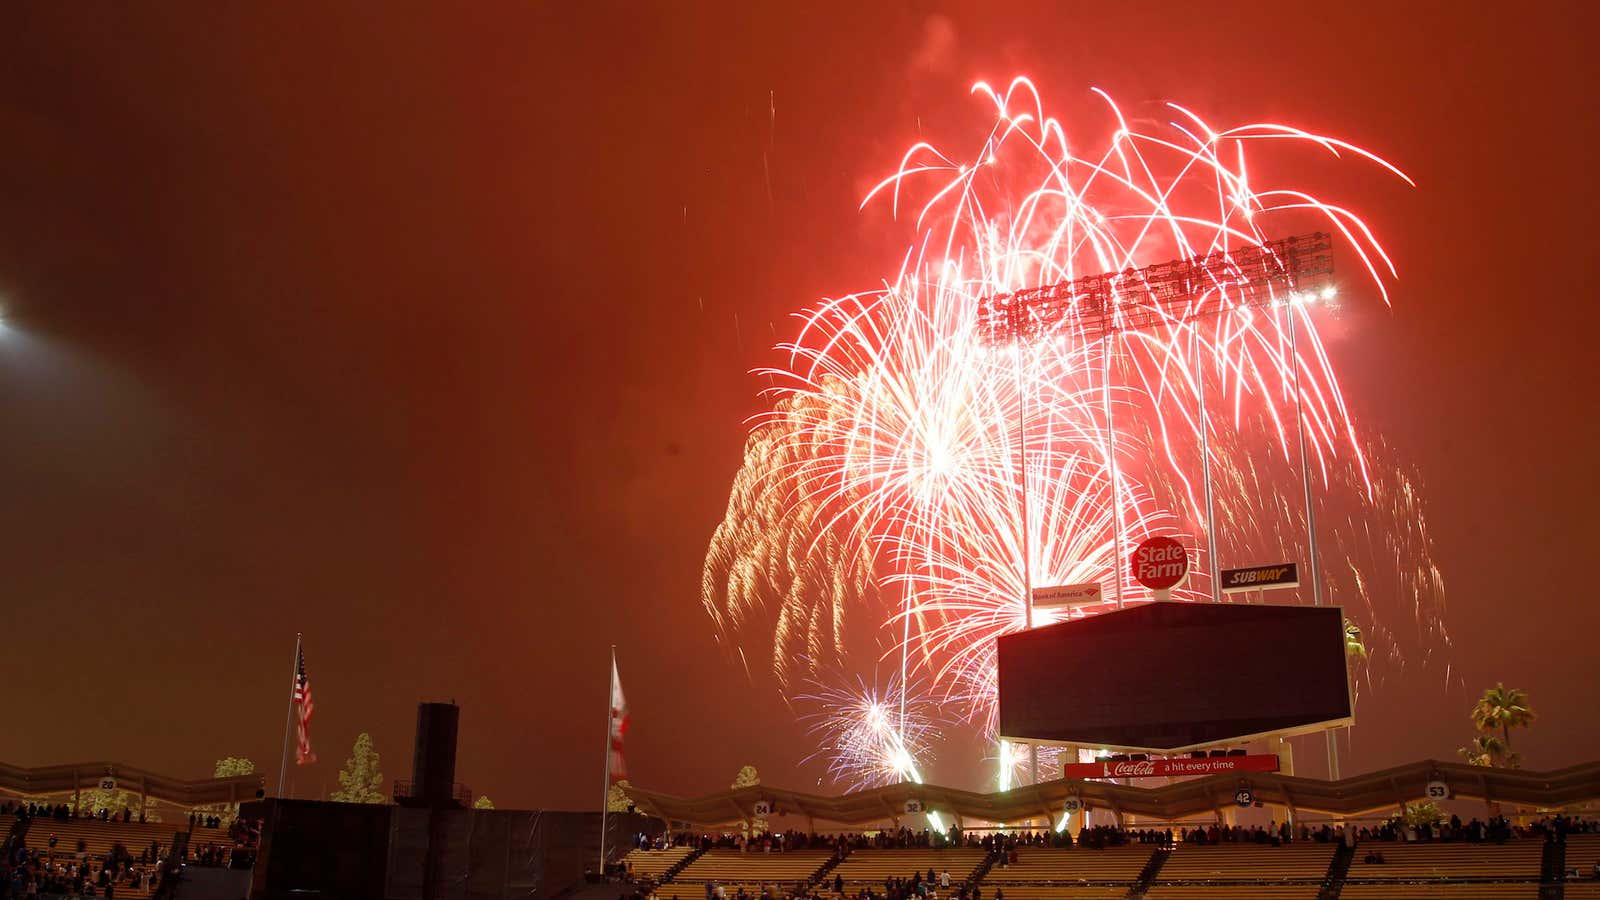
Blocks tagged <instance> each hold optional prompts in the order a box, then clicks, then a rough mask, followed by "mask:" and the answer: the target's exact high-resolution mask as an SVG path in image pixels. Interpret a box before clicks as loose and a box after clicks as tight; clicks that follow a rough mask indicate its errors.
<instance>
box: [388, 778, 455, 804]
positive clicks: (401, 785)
mask: <svg viewBox="0 0 1600 900" xmlns="http://www.w3.org/2000/svg"><path fill="white" fill-rule="evenodd" d="M420 796H421V795H420V794H418V793H417V783H416V782H415V781H411V780H403V779H398V778H397V779H395V782H394V794H393V797H394V801H395V802H396V803H398V802H400V801H401V800H402V799H404V800H411V799H417V798H419V797H420ZM450 799H451V800H454V801H456V802H457V803H459V804H461V805H462V807H464V808H469V809H470V808H471V807H472V788H470V787H468V786H466V785H464V784H462V783H461V782H459V781H457V782H454V783H452V784H451V785H450Z"/></svg>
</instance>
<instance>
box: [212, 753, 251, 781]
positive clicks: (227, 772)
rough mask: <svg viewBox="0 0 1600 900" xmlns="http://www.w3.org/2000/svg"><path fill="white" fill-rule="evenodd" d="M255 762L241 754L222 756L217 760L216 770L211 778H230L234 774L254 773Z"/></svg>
mask: <svg viewBox="0 0 1600 900" xmlns="http://www.w3.org/2000/svg"><path fill="white" fill-rule="evenodd" d="M255 773H256V764H255V763H253V762H251V761H250V760H248V759H245V758H244V757H242V756H224V757H223V758H222V759H219V760H217V770H216V773H215V774H213V775H212V776H211V777H212V778H232V777H234V776H235V775H254V774H255Z"/></svg>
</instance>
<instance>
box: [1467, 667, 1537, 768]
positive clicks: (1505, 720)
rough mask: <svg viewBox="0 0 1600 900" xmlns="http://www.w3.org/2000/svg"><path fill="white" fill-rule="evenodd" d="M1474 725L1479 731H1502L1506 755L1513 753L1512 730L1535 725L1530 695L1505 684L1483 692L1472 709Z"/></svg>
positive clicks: (1496, 685) (1498, 684)
mask: <svg viewBox="0 0 1600 900" xmlns="http://www.w3.org/2000/svg"><path fill="white" fill-rule="evenodd" d="M1471 715H1472V724H1474V725H1476V726H1478V730H1479V731H1483V732H1492V731H1494V730H1495V729H1496V728H1498V729H1500V737H1501V740H1502V741H1503V742H1504V745H1505V751H1506V753H1510V752H1511V729H1513V728H1526V727H1528V726H1529V725H1532V724H1533V719H1534V713H1533V708H1532V707H1530V706H1529V705H1528V694H1527V692H1526V691H1524V690H1522V689H1521V688H1508V687H1506V686H1505V684H1504V683H1497V684H1495V686H1494V687H1492V688H1489V689H1488V690H1486V691H1484V692H1483V696H1482V697H1479V698H1478V702H1477V703H1475V704H1473V707H1472V713H1471Z"/></svg>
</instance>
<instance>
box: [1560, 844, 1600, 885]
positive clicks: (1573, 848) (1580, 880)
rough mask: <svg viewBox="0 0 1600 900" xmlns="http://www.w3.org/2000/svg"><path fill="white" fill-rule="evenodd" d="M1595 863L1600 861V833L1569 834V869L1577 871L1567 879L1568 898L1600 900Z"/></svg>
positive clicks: (1599, 881)
mask: <svg viewBox="0 0 1600 900" xmlns="http://www.w3.org/2000/svg"><path fill="white" fill-rule="evenodd" d="M1595 863H1600V834H1569V835H1567V871H1569V872H1572V871H1576V872H1577V876H1576V877H1575V878H1569V880H1568V881H1567V887H1566V898H1567V900H1600V879H1597V878H1596V877H1595V873H1594V866H1595Z"/></svg>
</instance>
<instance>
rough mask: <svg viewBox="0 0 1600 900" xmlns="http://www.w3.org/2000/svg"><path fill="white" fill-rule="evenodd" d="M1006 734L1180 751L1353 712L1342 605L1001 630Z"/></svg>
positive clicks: (1177, 609) (1186, 611) (1209, 609)
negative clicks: (1346, 672)
mask: <svg viewBox="0 0 1600 900" xmlns="http://www.w3.org/2000/svg"><path fill="white" fill-rule="evenodd" d="M999 655H1000V735H1001V736H1002V737H1006V738H1011V739H1014V740H1022V741H1026V740H1038V741H1059V742H1065V743H1073V744H1083V745H1086V746H1089V745H1092V746H1096V747H1116V748H1128V749H1142V750H1178V749H1183V748H1188V747H1196V746H1203V745H1206V744H1214V743H1219V742H1222V741H1225V740H1227V739H1229V738H1236V737H1244V736H1247V735H1254V734H1264V733H1267V732H1274V731H1285V730H1289V729H1293V728H1299V727H1304V726H1307V725H1315V724H1317V723H1321V722H1331V721H1337V720H1340V719H1347V718H1349V717H1350V691H1349V687H1348V684H1347V682H1346V674H1345V659H1344V655H1345V646H1344V624H1343V612H1342V610H1340V608H1339V607H1335V606H1322V607H1305V606H1250V605H1245V604H1233V603H1170V602H1169V603H1148V604H1141V605H1139V606H1135V607H1133V608H1131V609H1126V610H1122V611H1120V612H1112V613H1105V614H1103V615H1099V616H1091V617H1089V618H1086V619H1078V620H1074V621H1071V622H1062V623H1060V624H1056V625H1047V626H1045V627H1043V628H1035V629H1033V630H1032V631H1024V632H1020V633H1017V634H1011V635H1007V636H1005V637H1002V638H1000V643H999Z"/></svg>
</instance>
